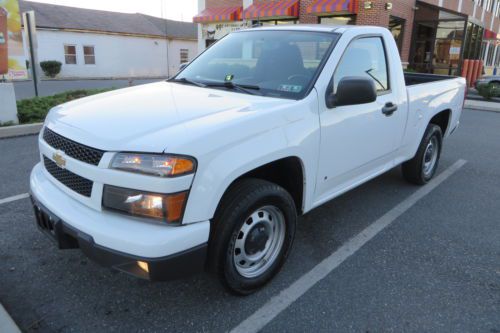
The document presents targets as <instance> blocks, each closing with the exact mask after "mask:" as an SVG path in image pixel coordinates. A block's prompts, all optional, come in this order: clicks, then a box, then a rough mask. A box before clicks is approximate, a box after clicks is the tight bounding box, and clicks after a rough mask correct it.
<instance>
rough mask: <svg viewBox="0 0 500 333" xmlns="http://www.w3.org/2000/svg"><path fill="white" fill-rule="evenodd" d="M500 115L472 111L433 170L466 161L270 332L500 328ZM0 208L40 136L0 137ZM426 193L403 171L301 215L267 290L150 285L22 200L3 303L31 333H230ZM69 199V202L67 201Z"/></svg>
mask: <svg viewBox="0 0 500 333" xmlns="http://www.w3.org/2000/svg"><path fill="white" fill-rule="evenodd" d="M499 129H500V114H498V113H492V112H480V111H470V110H467V111H465V113H464V115H463V118H462V126H461V127H460V128H459V129H458V130H457V132H456V133H455V134H454V135H453V136H452V137H451V138H450V139H449V140H447V141H446V142H445V149H444V151H443V155H442V157H441V163H440V167H439V170H438V172H442V171H443V170H445V169H446V168H448V167H449V166H450V165H452V164H454V163H455V162H456V161H457V160H459V159H465V160H467V161H468V162H467V164H465V166H463V167H462V168H461V169H460V170H458V171H457V172H456V173H454V174H453V175H452V176H451V177H450V178H448V179H447V180H445V181H444V182H443V183H442V184H440V185H439V186H438V187H437V188H436V189H435V190H433V191H432V192H430V193H429V194H428V195H426V196H425V197H424V198H423V199H421V200H420V201H418V202H417V203H416V205H414V206H413V207H412V208H410V209H409V210H408V211H406V212H405V213H404V214H402V215H401V216H399V217H398V218H397V220H395V221H394V222H393V223H392V224H391V225H390V226H389V227H387V228H386V229H384V230H383V231H382V232H380V233H379V234H378V235H376V236H375V238H373V239H372V240H371V241H369V242H368V243H367V244H366V245H365V246H364V247H362V248H361V249H360V250H359V251H358V252H356V253H355V254H354V255H353V256H352V257H350V258H349V259H347V260H346V261H345V262H344V263H342V264H341V265H340V266H339V267H338V268H336V269H335V270H333V271H332V272H331V273H330V274H328V275H327V277H326V278H324V279H323V280H321V281H320V282H319V283H317V284H316V285H315V286H314V287H313V288H311V289H310V290H309V291H308V292H307V293H305V294H304V295H303V296H302V297H300V298H299V299H298V300H297V301H295V302H294V303H292V304H291V306H289V307H288V308H286V309H285V310H284V311H283V312H282V313H281V314H279V315H278V316H277V317H276V318H275V319H274V320H272V321H271V322H270V323H269V324H268V325H266V326H265V327H264V329H263V331H264V332H304V331H311V332H332V331H338V332H488V333H498V332H500V241H499V240H500V223H499V222H500V213H499V208H500V168H499V167H500V155H499V152H500V131H499ZM0 156H2V158H1V159H0V179H1V186H0V199H1V198H5V197H8V196H12V195H16V194H20V193H24V192H27V191H28V176H29V170H30V169H31V167H32V166H33V165H34V164H35V163H36V161H37V159H38V156H37V149H36V137H34V136H30V137H22V138H14V139H4V140H0ZM418 188H419V187H416V186H413V185H409V184H407V183H406V182H405V181H404V180H403V179H402V177H401V173H400V170H399V169H398V168H396V169H393V170H391V171H389V172H388V173H386V174H384V175H382V176H380V177H378V178H376V179H374V180H372V181H370V182H369V183H367V184H365V185H362V186H361V187H359V188H357V189H355V190H353V191H351V192H349V193H347V194H345V195H343V196H341V197H339V198H337V199H335V200H333V201H331V202H330V203H327V204H326V205H324V206H322V207H320V208H317V209H315V210H314V211H312V212H310V213H309V214H307V215H306V216H304V217H302V218H300V220H299V225H298V229H297V235H296V239H295V243H294V248H293V250H292V253H291V256H290V258H289V260H288V262H287V263H286V264H285V266H284V268H283V270H282V271H281V273H280V274H279V275H278V276H277V277H276V278H275V279H274V280H273V281H272V282H271V283H270V284H269V285H268V286H267V287H266V288H264V289H263V290H262V291H260V292H258V293H256V294H254V295H251V296H249V297H246V298H241V297H235V296H231V295H230V294H228V293H226V292H225V291H224V290H223V289H222V288H221V287H220V286H219V284H218V282H217V281H216V279H215V278H213V277H211V276H209V275H207V274H201V275H198V276H194V277H191V278H187V279H184V280H179V281H173V282H164V283H149V282H147V281H143V280H138V279H135V278H133V277H130V276H127V275H125V274H122V273H117V272H114V271H111V270H109V269H106V268H102V267H99V266H98V265H96V264H94V263H92V262H90V261H89V260H88V259H87V258H85V257H84V256H83V255H82V254H81V253H80V252H79V251H78V250H67V251H59V250H57V249H55V247H54V246H53V244H52V243H50V242H49V240H48V239H46V237H45V236H44V235H42V234H41V233H40V232H39V231H38V230H37V229H36V228H35V225H34V217H33V214H32V211H31V207H30V203H29V200H28V199H23V200H19V201H15V202H11V203H7V204H3V205H0V262H1V263H2V265H0V302H2V303H3V304H4V306H5V307H6V309H7V311H9V312H10V314H11V315H12V317H13V318H14V320H15V321H16V322H17V323H18V325H19V326H20V327H21V328H22V329H23V330H24V331H26V332H224V331H229V330H230V329H232V328H233V327H235V326H237V325H238V324H239V323H240V322H242V321H243V320H245V319H246V318H247V317H249V316H250V315H251V314H252V313H254V312H255V311H256V310H258V309H259V308H261V307H262V306H263V305H264V304H265V303H266V302H267V301H268V300H269V299H271V298H272V297H273V296H275V295H278V294H279V293H280V291H282V290H284V289H286V288H287V287H288V286H289V285H290V284H291V283H293V282H294V281H295V280H297V279H298V278H300V277H301V276H303V275H304V274H305V273H307V272H308V271H309V270H311V269H312V268H313V267H314V266H315V265H316V264H318V263H319V262H321V260H322V259H324V258H325V257H328V256H329V255H330V254H331V253H332V252H334V251H335V250H336V249H338V248H339V247H340V246H342V245H343V244H344V243H346V241H348V240H349V239H350V238H352V237H353V236H355V235H357V234H358V233H359V232H360V231H362V230H363V229H364V228H366V227H367V226H369V225H371V224H372V223H373V222H374V221H375V220H376V219H377V218H379V217H380V216H382V215H384V214H385V213H386V212H387V211H389V210H391V209H392V208H393V207H395V206H396V205H397V204H398V203H400V202H402V201H403V200H405V199H406V198H408V197H409V196H410V195H411V194H412V193H414V192H415V191H416V190H417V189H418ZM62 204H63V203H62Z"/></svg>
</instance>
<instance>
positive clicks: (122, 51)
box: [20, 0, 198, 78]
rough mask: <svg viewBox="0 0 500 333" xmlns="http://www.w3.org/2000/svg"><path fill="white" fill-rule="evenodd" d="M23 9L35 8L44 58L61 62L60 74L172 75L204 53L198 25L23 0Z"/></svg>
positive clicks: (97, 75) (121, 76)
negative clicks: (184, 64)
mask: <svg viewBox="0 0 500 333" xmlns="http://www.w3.org/2000/svg"><path fill="white" fill-rule="evenodd" d="M20 7H21V12H26V11H34V12H35V20H36V26H37V33H36V34H37V40H38V47H37V52H38V60H39V61H40V62H41V61H44V60H57V61H60V62H61V63H62V64H63V65H62V68H61V73H60V74H59V75H58V77H59V78H139V77H141V78H147V77H167V76H170V75H173V74H175V73H176V72H177V70H178V68H179V65H180V64H181V63H183V62H187V61H190V60H192V59H193V58H194V57H195V56H196V55H197V53H198V52H197V50H198V47H197V27H196V24H193V23H189V22H178V21H172V20H165V19H161V18H157V17H153V16H148V15H144V14H125V13H115V12H106V11H98V10H90V9H82V8H75V7H66V6H56V5H49V4H43V3H36V2H28V1H22V0H21V1H20ZM25 40H26V38H25ZM26 50H28V48H26ZM27 59H29V56H28V54H27Z"/></svg>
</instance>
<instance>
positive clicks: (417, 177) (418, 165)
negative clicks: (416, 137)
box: [402, 124, 443, 185]
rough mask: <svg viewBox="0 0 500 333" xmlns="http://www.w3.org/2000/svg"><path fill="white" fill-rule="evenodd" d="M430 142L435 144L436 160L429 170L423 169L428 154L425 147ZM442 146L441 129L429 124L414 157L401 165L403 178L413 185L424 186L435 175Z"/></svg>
mask: <svg viewBox="0 0 500 333" xmlns="http://www.w3.org/2000/svg"><path fill="white" fill-rule="evenodd" d="M431 140H435V141H433V142H436V143H437V147H436V149H437V159H436V161H435V163H433V166H432V168H431V169H428V170H427V172H425V171H426V169H425V163H424V155H425V154H426V152H428V150H427V147H428V145H429V143H430V142H431ZM442 146H443V133H442V131H441V128H440V127H439V126H438V125H435V124H429V125H428V126H427V129H426V130H425V133H424V137H423V138H422V141H421V142H420V146H419V147H418V150H417V153H416V155H415V156H414V157H413V158H412V159H411V160H409V161H407V162H405V163H403V166H402V170H403V176H404V178H405V179H406V180H407V181H408V182H410V183H413V184H416V185H424V184H426V183H428V182H429V181H430V180H431V179H432V177H434V174H435V173H436V170H437V167H438V164H439V158H440V156H441V150H442Z"/></svg>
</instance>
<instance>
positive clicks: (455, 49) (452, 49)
mask: <svg viewBox="0 0 500 333" xmlns="http://www.w3.org/2000/svg"><path fill="white" fill-rule="evenodd" d="M458 54H460V46H452V47H450V55H458Z"/></svg>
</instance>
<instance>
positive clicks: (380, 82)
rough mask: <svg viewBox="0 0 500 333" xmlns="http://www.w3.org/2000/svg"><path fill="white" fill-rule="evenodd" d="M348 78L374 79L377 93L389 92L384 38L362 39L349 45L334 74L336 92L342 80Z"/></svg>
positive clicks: (334, 89)
mask: <svg viewBox="0 0 500 333" xmlns="http://www.w3.org/2000/svg"><path fill="white" fill-rule="evenodd" d="M346 76H362V77H366V78H369V79H372V80H373V81H374V82H375V87H376V88H377V92H384V91H387V90H389V80H388V77H389V75H388V72H387V61H386V55H385V49H384V44H383V42H382V38H380V37H367V38H360V39H357V40H354V41H353V42H352V43H351V44H349V46H348V47H347V50H346V51H345V53H344V55H343V56H342V59H341V60H340V63H339V65H338V66H337V69H336V70H335V73H334V74H333V91H334V92H336V91H337V85H338V83H339V82H340V80H341V79H342V78H344V77H346Z"/></svg>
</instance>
